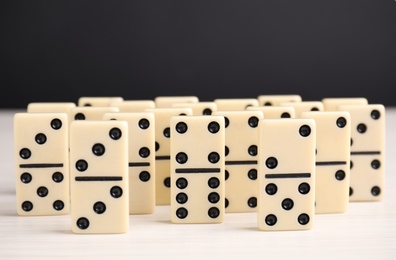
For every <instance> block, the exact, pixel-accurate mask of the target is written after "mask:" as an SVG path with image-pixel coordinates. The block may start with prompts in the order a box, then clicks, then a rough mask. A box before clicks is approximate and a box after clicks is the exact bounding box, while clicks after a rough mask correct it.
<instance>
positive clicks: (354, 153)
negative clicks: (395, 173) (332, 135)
mask: <svg viewBox="0 0 396 260" xmlns="http://www.w3.org/2000/svg"><path fill="white" fill-rule="evenodd" d="M378 154H381V152H379V151H358V152H351V155H378Z"/></svg>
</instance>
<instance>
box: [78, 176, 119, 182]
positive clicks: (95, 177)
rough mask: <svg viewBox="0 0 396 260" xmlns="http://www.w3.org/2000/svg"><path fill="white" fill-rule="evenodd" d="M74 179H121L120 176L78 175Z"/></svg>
mask: <svg viewBox="0 0 396 260" xmlns="http://www.w3.org/2000/svg"><path fill="white" fill-rule="evenodd" d="M75 180H76V181H122V177H120V176H84V177H82V176H79V177H76V178H75Z"/></svg>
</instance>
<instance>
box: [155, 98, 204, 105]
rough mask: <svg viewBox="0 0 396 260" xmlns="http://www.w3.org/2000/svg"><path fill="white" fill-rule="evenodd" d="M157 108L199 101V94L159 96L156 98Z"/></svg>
mask: <svg viewBox="0 0 396 260" xmlns="http://www.w3.org/2000/svg"><path fill="white" fill-rule="evenodd" d="M154 102H155V107H156V108H170V107H172V105H173V104H177V103H197V102H199V98H198V97H197V96H157V97H155V98H154Z"/></svg>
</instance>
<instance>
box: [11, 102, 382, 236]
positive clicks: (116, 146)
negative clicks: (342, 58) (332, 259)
mask: <svg viewBox="0 0 396 260" xmlns="http://www.w3.org/2000/svg"><path fill="white" fill-rule="evenodd" d="M14 131H15V132H14V136H15V137H14V138H15V153H16V154H15V156H16V177H17V179H16V181H17V186H16V188H17V189H16V192H17V210H18V214H19V215H57V214H68V213H69V212H71V216H72V230H73V231H74V232H75V233H122V232H126V231H127V230H128V227H129V225H128V215H129V214H150V213H153V212H154V208H155V205H170V206H171V207H170V209H171V221H172V222H173V223H221V222H223V218H224V213H228V212H229V213H231V212H257V215H258V227H259V229H261V230H300V229H310V228H311V226H312V223H313V217H314V215H315V213H316V214H320V213H342V212H345V211H346V210H347V205H348V203H349V202H350V201H378V200H381V199H382V197H383V188H384V173H385V169H384V158H385V157H384V150H385V149H384V146H385V108H384V106H383V105H381V104H369V103H368V100H367V99H366V98H360V97H353V98H324V99H323V100H321V101H304V100H302V98H301V96H299V95H262V96H259V97H258V98H255V99H253V98H252V99H215V100H214V101H211V102H204V101H200V100H199V99H198V98H197V97H195V96H179V97H166V96H161V97H157V98H156V99H155V100H124V99H123V98H122V97H81V98H80V99H79V100H78V103H77V104H75V103H73V102H66V103H60V102H59V103H56V102H50V103H46V102H33V103H29V104H28V106H27V111H26V113H17V114H16V115H15V118H14ZM128 195H129V196H128Z"/></svg>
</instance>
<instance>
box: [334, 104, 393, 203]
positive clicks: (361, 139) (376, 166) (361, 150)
mask: <svg viewBox="0 0 396 260" xmlns="http://www.w3.org/2000/svg"><path fill="white" fill-rule="evenodd" d="M338 109H339V110H341V111H348V112H349V113H350V115H351V165H350V167H351V177H350V186H351V187H350V191H349V194H350V197H349V201H379V200H382V199H383V197H384V196H383V195H384V188H385V185H384V181H385V180H384V179H385V107H384V106H383V105H382V104H368V105H342V106H339V107H338Z"/></svg>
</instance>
